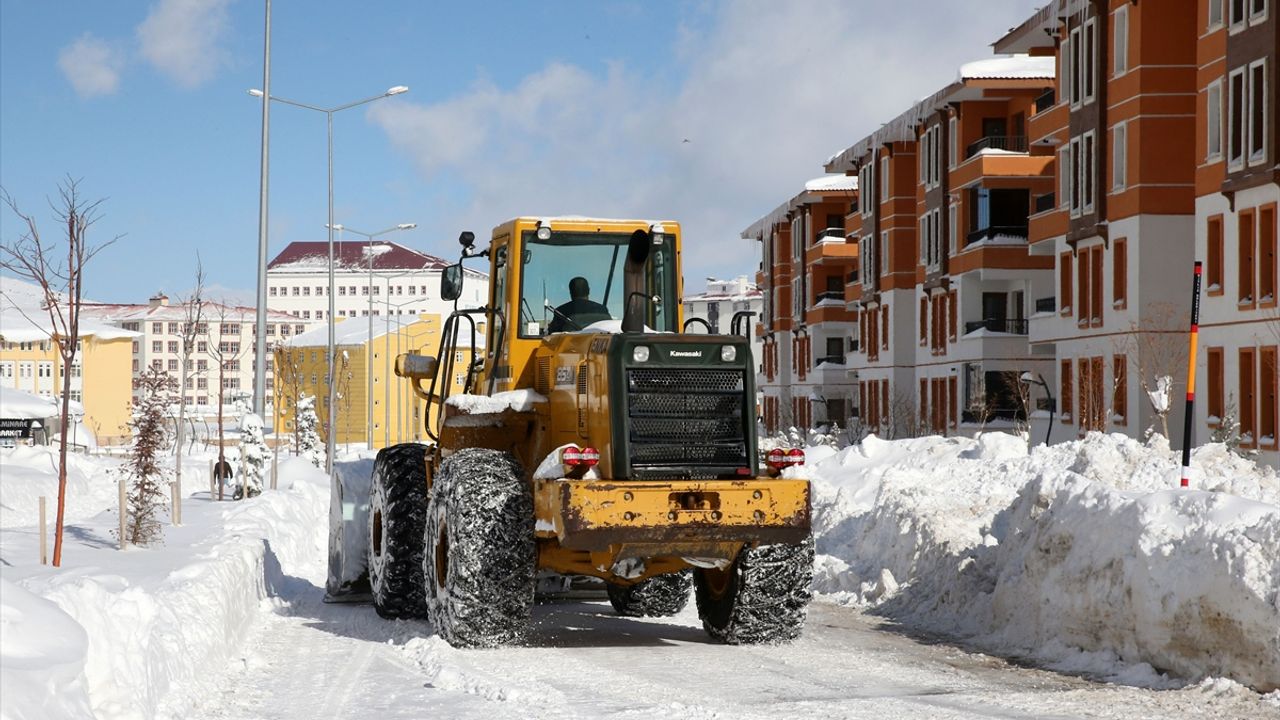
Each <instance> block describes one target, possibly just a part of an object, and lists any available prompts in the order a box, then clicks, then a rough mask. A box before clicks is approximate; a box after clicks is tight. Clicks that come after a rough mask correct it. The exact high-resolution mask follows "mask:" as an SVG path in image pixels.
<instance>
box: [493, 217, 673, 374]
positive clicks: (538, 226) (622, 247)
mask: <svg viewBox="0 0 1280 720" xmlns="http://www.w3.org/2000/svg"><path fill="white" fill-rule="evenodd" d="M637 230H643V231H644V232H646V233H647V234H648V235H647V236H648V237H649V238H650V242H651V243H652V245H651V247H649V254H648V259H647V261H646V263H645V271H644V277H643V288H642V292H641V293H636V292H634V291H633V292H632V293H631V294H632V296H633V297H632V298H631V301H632V302H639V303H642V304H643V320H644V331H645V332H650V331H657V332H678V331H679V328H680V325H681V312H682V308H681V304H680V293H681V291H682V287H681V278H680V272H679V253H680V227H679V225H678V224H677V223H673V222H663V223H654V222H650V221H640V220H635V221H625V220H595V219H586V218H573V219H566V220H558V219H556V220H547V219H538V218H518V219H516V220H512V221H510V222H508V223H505V224H503V225H501V226H499V227H498V228H496V229H495V230H494V233H493V240H492V243H491V245H490V248H489V260H490V303H489V304H490V307H491V308H494V309H496V310H498V311H500V312H501V314H502V322H497V321H492V322H490V323H489V324H488V325H489V337H488V338H487V345H486V346H487V347H488V348H490V351H489V352H490V355H489V356H488V357H486V362H485V371H484V373H485V376H484V380H485V384H487V380H488V376H489V375H490V374H492V376H493V379H494V381H495V382H494V390H495V391H503V390H510V389H513V388H520V387H530V386H531V384H532V377H531V375H529V376H527V375H528V374H529V373H531V372H532V369H531V368H530V367H529V366H530V362H531V358H532V356H533V354H534V352H535V350H536V349H537V348H538V347H539V346H541V345H543V344H544V343H548V342H552V343H554V342H558V337H557V336H561V335H566V334H587V333H598V332H614V333H616V332H618V331H619V330H620V324H621V321H622V318H623V315H624V313H625V308H626V304H627V302H628V297H627V295H628V293H627V292H626V291H625V290H624V275H625V273H624V267H625V264H626V262H627V255H628V246H629V243H630V242H631V240H632V235H633V234H634V233H635V232H636V231H637ZM641 294H642V295H643V297H637V295H641ZM495 354H497V355H500V356H501V357H496V356H495Z"/></svg>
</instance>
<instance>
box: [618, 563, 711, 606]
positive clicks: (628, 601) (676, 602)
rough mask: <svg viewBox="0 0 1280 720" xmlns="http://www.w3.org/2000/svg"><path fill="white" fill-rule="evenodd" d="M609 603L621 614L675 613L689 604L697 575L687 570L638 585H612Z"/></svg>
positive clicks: (650, 579) (641, 582)
mask: <svg viewBox="0 0 1280 720" xmlns="http://www.w3.org/2000/svg"><path fill="white" fill-rule="evenodd" d="M608 587H609V602H610V603H612V604H613V609H614V610H617V611H618V614H619V615H626V616H628V617H664V616H669V615H675V614H676V613H678V612H680V611H681V610H683V609H684V606H685V605H688V604H689V590H690V588H692V587H693V575H692V574H691V573H690V572H689V571H688V570H685V571H683V572H678V573H671V574H670V575H658V576H656V577H651V578H649V579H648V580H642V581H640V582H638V583H636V584H635V585H614V584H612V583H610V584H609V586H608Z"/></svg>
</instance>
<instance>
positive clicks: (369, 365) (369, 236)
mask: <svg viewBox="0 0 1280 720" xmlns="http://www.w3.org/2000/svg"><path fill="white" fill-rule="evenodd" d="M416 227H418V223H400V224H399V225H395V226H393V227H389V228H387V229H386V230H379V231H378V232H375V233H367V232H360V231H359V230H356V229H355V228H351V227H347V226H345V225H343V224H341V223H339V224H337V225H335V226H333V228H331V229H333V230H345V231H347V232H349V233H355V234H356V235H362V236H364V238H365V246H364V251H365V254H366V255H368V256H369V290H368V298H369V311H368V314H367V317H368V319H369V340H368V343H366V346H365V355H366V357H365V365H366V369H367V370H368V371H369V372H367V373H366V375H368V376H369V377H368V392H367V393H366V394H365V399H366V400H367V401H368V410H367V411H366V413H365V414H366V419H367V420H368V421H369V422H368V423H367V425H368V426H369V434H368V436H367V437H366V438H365V444H366V445H367V446H368V448H369V449H370V450H372V449H373V255H374V253H373V239H374V238H376V237H378V236H379V235H386V234H387V233H390V232H396V231H397V230H412V229H414V228H416ZM388 292H390V286H388Z"/></svg>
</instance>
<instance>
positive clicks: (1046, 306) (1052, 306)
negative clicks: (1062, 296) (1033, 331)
mask: <svg viewBox="0 0 1280 720" xmlns="http://www.w3.org/2000/svg"><path fill="white" fill-rule="evenodd" d="M1057 306H1058V298H1056V297H1043V298H1036V312H1038V313H1051V312H1054V311H1056V310H1057V309H1058V307H1057Z"/></svg>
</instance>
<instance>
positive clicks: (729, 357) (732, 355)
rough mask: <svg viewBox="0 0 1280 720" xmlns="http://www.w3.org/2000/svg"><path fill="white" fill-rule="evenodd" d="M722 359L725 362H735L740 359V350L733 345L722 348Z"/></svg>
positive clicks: (722, 346)
mask: <svg viewBox="0 0 1280 720" xmlns="http://www.w3.org/2000/svg"><path fill="white" fill-rule="evenodd" d="M720 359H721V360H723V361H725V362H733V361H734V360H737V359H738V348H736V347H734V346H732V345H721V346H720Z"/></svg>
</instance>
